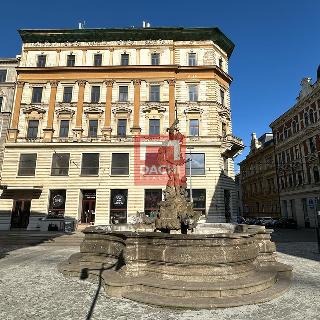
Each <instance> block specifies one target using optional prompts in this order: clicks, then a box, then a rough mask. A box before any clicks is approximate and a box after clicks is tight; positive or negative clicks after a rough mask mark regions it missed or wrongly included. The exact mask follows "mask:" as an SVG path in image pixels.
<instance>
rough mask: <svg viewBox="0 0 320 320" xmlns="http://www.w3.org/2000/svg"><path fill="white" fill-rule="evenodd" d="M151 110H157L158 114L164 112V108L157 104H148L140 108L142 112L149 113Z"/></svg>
mask: <svg viewBox="0 0 320 320" xmlns="http://www.w3.org/2000/svg"><path fill="white" fill-rule="evenodd" d="M152 110H157V111H158V112H165V111H166V108H165V107H164V106H162V105H161V103H158V102H148V103H147V104H146V105H145V106H144V107H142V112H151V111H152Z"/></svg>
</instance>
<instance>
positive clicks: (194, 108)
mask: <svg viewBox="0 0 320 320" xmlns="http://www.w3.org/2000/svg"><path fill="white" fill-rule="evenodd" d="M184 113H185V114H187V113H200V114H202V113H203V109H202V108H200V107H198V106H197V105H190V106H188V107H187V108H186V109H185V110H184Z"/></svg>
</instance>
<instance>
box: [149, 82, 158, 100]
mask: <svg viewBox="0 0 320 320" xmlns="http://www.w3.org/2000/svg"><path fill="white" fill-rule="evenodd" d="M150 101H160V86H159V85H151V86H150Z"/></svg>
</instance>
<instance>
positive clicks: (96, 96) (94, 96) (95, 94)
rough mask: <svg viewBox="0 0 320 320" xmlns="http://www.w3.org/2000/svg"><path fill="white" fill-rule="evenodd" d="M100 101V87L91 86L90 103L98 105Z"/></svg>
mask: <svg viewBox="0 0 320 320" xmlns="http://www.w3.org/2000/svg"><path fill="white" fill-rule="evenodd" d="M99 100H100V87H99V86H93V87H92V88H91V102H93V103H98V102H99Z"/></svg>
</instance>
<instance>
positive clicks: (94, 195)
mask: <svg viewBox="0 0 320 320" xmlns="http://www.w3.org/2000/svg"><path fill="white" fill-rule="evenodd" d="M220 191H221V193H222V195H221V197H222V199H223V203H220V205H219V202H218V201H217V202H216V203H214V201H215V199H216V198H217V195H216V194H215V193H216V190H214V189H213V188H208V189H204V188H193V189H192V192H191V195H190V189H187V192H188V197H189V198H190V197H191V199H192V201H193V205H194V208H195V210H198V211H201V213H202V215H204V216H207V218H209V220H211V222H212V221H216V222H225V221H230V220H231V219H232V209H233V206H234V205H233V196H234V194H233V192H232V190H228V189H224V190H220ZM162 199H163V188H161V187H156V188H150V187H149V188H142V187H140V188H137V187H132V188H125V187H118V188H117V187H114V188H111V189H101V188H96V189H94V188H90V187H89V188H88V189H87V188H83V189H64V188H61V187H60V188H55V189H48V190H42V189H31V190H23V189H19V190H3V191H2V195H1V199H0V204H1V206H2V210H0V228H1V229H2V230H8V229H10V228H22V229H28V230H36V229H39V228H40V227H41V228H43V227H42V222H41V221H42V220H41V219H43V218H46V220H49V219H52V220H50V221H52V223H51V224H50V223H47V224H46V228H49V230H50V228H52V226H53V225H54V224H57V223H58V222H57V221H59V220H66V221H72V222H73V224H74V226H78V227H79V226H81V225H83V226H85V225H107V224H121V223H134V221H135V218H136V217H137V215H138V213H140V212H144V213H145V214H146V215H149V216H150V215H155V214H156V213H157V211H158V208H159V202H160V201H161V200H162ZM50 221H49V222H50ZM57 228H58V227H57ZM59 228H60V227H59Z"/></svg>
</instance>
